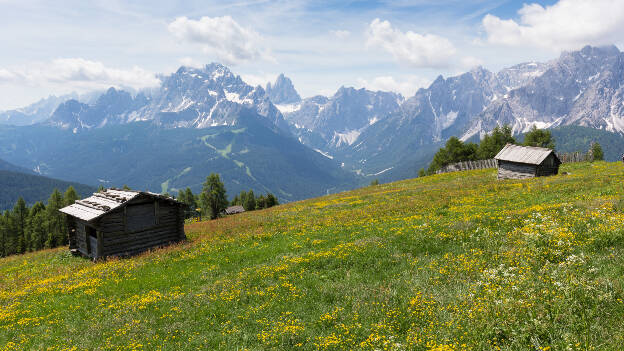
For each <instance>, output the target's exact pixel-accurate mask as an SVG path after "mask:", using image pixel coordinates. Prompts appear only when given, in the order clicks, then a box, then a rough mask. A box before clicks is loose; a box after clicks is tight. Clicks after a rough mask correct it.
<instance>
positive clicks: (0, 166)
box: [0, 160, 35, 174]
mask: <svg viewBox="0 0 624 351" xmlns="http://www.w3.org/2000/svg"><path fill="white" fill-rule="evenodd" d="M0 171H12V172H20V173H27V174H35V172H33V171H30V170H28V169H26V168H23V167H19V166H16V165H14V164H12V163H9V162H7V161H5V160H0Z"/></svg>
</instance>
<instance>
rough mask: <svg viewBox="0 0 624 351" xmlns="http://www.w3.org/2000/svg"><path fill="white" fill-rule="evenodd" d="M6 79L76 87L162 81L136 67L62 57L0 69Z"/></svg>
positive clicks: (148, 84)
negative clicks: (114, 66) (25, 65)
mask: <svg viewBox="0 0 624 351" xmlns="http://www.w3.org/2000/svg"><path fill="white" fill-rule="evenodd" d="M3 80H4V81H6V82H11V83H12V84H25V85H51V86H62V87H64V88H67V87H69V86H71V87H73V88H75V89H77V90H85V89H99V88H107V87H110V86H116V87H131V88H135V89H141V88H147V87H152V86H156V85H158V84H159V83H160V81H159V80H158V78H156V76H155V75H154V74H153V73H150V72H148V71H146V70H144V69H142V68H140V67H137V66H134V67H132V68H131V69H118V68H111V67H107V66H105V65H104V64H103V63H102V62H98V61H89V60H85V59H82V58H62V59H56V60H53V61H51V62H46V63H41V62H40V63H33V64H29V65H28V66H27V67H18V68H8V69H7V68H4V69H0V81H3Z"/></svg>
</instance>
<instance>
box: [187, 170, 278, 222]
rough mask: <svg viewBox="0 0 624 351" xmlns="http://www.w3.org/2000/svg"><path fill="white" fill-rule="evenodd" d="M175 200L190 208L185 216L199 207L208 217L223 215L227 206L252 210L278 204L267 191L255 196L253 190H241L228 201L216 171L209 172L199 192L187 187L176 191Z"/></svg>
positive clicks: (189, 215) (191, 213)
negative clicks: (195, 192) (194, 192)
mask: <svg viewBox="0 0 624 351" xmlns="http://www.w3.org/2000/svg"><path fill="white" fill-rule="evenodd" d="M177 200H178V201H180V202H182V203H184V204H186V205H187V206H188V208H189V209H190V210H191V211H189V212H188V213H187V217H191V216H193V210H195V209H197V208H199V212H200V213H201V215H203V216H209V217H210V219H215V218H218V217H220V216H221V215H223V213H224V212H225V209H226V208H227V207H228V206H234V205H240V206H243V208H244V209H245V211H253V210H261V209H263V208H269V207H273V206H275V205H279V202H278V200H277V197H276V196H275V195H273V194H271V193H267V194H266V195H259V196H256V195H255V194H254V192H253V190H249V191H241V192H240V194H238V195H236V196H234V199H232V201H228V199H227V191H226V189H225V185H224V184H223V182H222V181H221V177H220V176H219V174H217V173H211V174H210V175H209V176H208V177H206V181H205V182H204V184H203V188H202V191H201V192H200V193H199V194H197V195H195V194H193V191H191V188H188V187H187V188H186V189H184V190H180V191H178V196H177Z"/></svg>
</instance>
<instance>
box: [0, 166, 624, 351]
mask: <svg viewBox="0 0 624 351" xmlns="http://www.w3.org/2000/svg"><path fill="white" fill-rule="evenodd" d="M560 172H567V173H568V174H566V175H558V176H553V177H547V178H538V179H530V180H505V181H497V180H496V171H495V170H492V169H490V170H480V171H469V172H456V173H447V174H441V175H434V176H428V177H422V178H417V179H411V180H406V181H401V182H396V183H390V184H382V185H377V186H370V187H366V188H361V189H358V190H355V191H351V192H345V193H339V194H334V195H329V196H325V197H321V198H315V199H309V200H306V201H301V202H295V203H290V204H286V205H280V206H276V207H274V208H271V209H267V210H262V211H254V212H248V213H243V214H239V215H234V216H230V217H227V218H222V219H218V220H214V221H205V222H200V223H192V224H188V225H187V226H186V233H187V236H188V241H186V242H184V243H182V244H178V245H174V246H170V247H167V248H163V249H157V250H153V251H151V252H147V253H145V254H143V255H140V256H137V257H133V258H127V259H110V260H106V261H101V262H96V263H93V262H91V261H89V260H86V259H83V258H79V257H73V256H71V255H70V254H69V252H68V249H67V248H58V249H53V250H46V251H41V252H35V253H29V254H25V255H20V256H13V257H8V258H4V259H1V260H0V350H196V349H201V350H351V349H357V350H621V349H624V301H623V299H624V201H623V200H621V199H624V183H623V182H622V180H623V179H624V177H623V176H624V165H622V164H620V163H606V162H596V163H579V164H565V165H563V166H562V168H561V169H560Z"/></svg>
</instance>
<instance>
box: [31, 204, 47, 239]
mask: <svg viewBox="0 0 624 351" xmlns="http://www.w3.org/2000/svg"><path fill="white" fill-rule="evenodd" d="M27 228H28V232H29V233H30V243H29V249H30V250H41V249H43V248H44V247H45V242H46V239H47V229H48V222H47V215H46V211H45V205H44V204H43V203H42V202H36V203H35V204H34V205H33V207H31V208H30V213H29V215H28V226H27Z"/></svg>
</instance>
